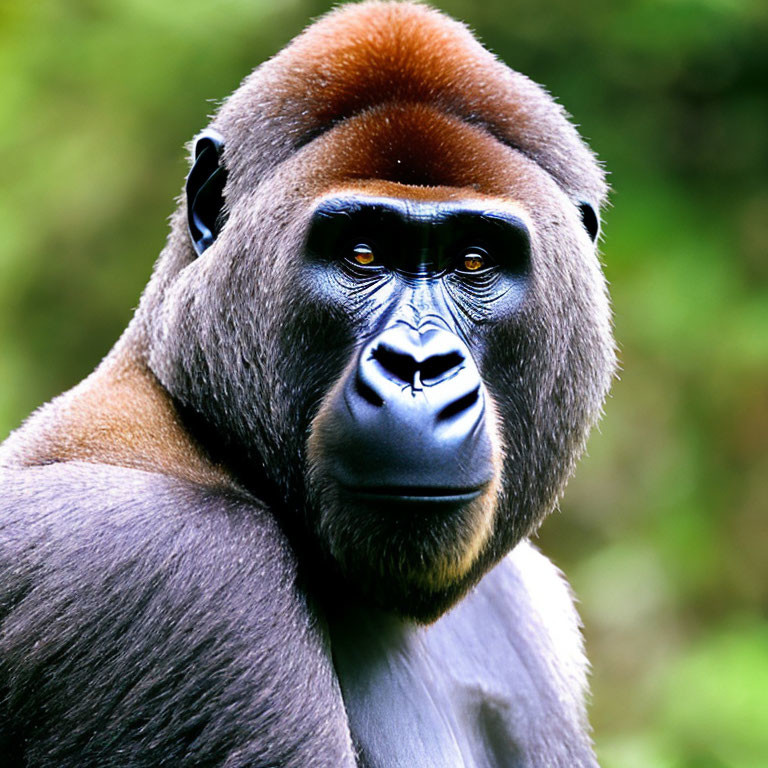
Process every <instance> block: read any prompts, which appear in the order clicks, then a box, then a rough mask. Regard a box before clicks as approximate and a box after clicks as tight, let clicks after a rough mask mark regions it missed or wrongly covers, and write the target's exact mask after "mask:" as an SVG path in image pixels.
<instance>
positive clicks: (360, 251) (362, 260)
mask: <svg viewBox="0 0 768 768" xmlns="http://www.w3.org/2000/svg"><path fill="white" fill-rule="evenodd" d="M352 258H354V260H355V261H356V262H357V263H358V264H360V265H361V266H363V267H367V266H369V265H370V264H373V262H374V261H375V260H376V256H375V255H374V253H373V248H371V246H370V245H368V244H367V243H358V244H357V245H356V246H355V247H354V248H353V249H352Z"/></svg>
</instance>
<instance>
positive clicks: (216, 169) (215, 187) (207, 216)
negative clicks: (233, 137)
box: [187, 129, 227, 256]
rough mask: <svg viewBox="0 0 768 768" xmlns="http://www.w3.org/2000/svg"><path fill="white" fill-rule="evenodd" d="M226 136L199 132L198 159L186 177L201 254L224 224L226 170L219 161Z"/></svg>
mask: <svg viewBox="0 0 768 768" xmlns="http://www.w3.org/2000/svg"><path fill="white" fill-rule="evenodd" d="M223 150H224V139H223V138H222V137H221V135H220V134H219V133H217V132H216V131H214V130H210V129H209V130H207V131H204V132H203V133H201V134H200V136H199V137H198V139H197V142H196V143H195V162H194V165H193V166H192V170H191V171H190V172H189V176H187V221H188V223H189V234H190V237H191V238H192V243H193V245H194V246H195V250H196V251H197V255H198V256H199V255H200V254H201V253H202V252H203V251H204V250H205V249H206V248H208V247H209V246H211V245H213V241H214V240H215V239H216V237H217V236H218V234H219V232H220V231H221V228H222V227H223V226H224V221H225V218H224V215H223V210H224V183H225V182H226V180H227V169H226V168H225V167H224V166H223V165H221V164H220V161H221V153H222V152H223Z"/></svg>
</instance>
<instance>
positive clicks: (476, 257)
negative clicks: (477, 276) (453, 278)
mask: <svg viewBox="0 0 768 768" xmlns="http://www.w3.org/2000/svg"><path fill="white" fill-rule="evenodd" d="M459 261H460V265H461V269H462V270H463V271H465V272H479V271H480V270H481V269H483V267H486V266H488V252H487V251H486V250H485V249H484V248H477V247H473V248H467V250H466V251H464V253H462V254H461V259H460V260H459Z"/></svg>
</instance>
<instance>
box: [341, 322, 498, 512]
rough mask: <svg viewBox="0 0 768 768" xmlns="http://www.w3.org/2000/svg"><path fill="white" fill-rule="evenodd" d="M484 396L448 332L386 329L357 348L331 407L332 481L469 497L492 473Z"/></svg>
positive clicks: (407, 493)
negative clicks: (346, 378) (333, 467)
mask: <svg viewBox="0 0 768 768" xmlns="http://www.w3.org/2000/svg"><path fill="white" fill-rule="evenodd" d="M485 397H486V396H485V392H484V388H483V385H482V382H481V379H480V374H479V372H478V369H477V366H476V365H475V363H474V360H473V359H472V356H471V354H470V352H469V349H468V348H467V347H466V345H465V344H464V343H463V342H462V341H461V339H459V337H458V336H456V334H454V333H452V332H451V331H449V330H447V329H446V328H443V327H441V326H435V325H432V326H426V327H424V326H423V327H420V328H414V327H412V326H410V325H405V324H404V323H401V324H396V325H394V326H392V327H390V328H388V329H387V330H385V331H384V332H382V333H381V334H380V335H379V336H378V337H377V338H375V339H373V340H372V341H371V342H369V343H368V344H367V345H366V346H365V347H364V348H363V350H362V351H361V353H360V357H359V358H358V363H357V365H356V366H355V368H354V369H353V370H352V371H350V374H349V378H348V380H347V381H346V382H345V383H344V386H343V388H342V393H341V397H339V399H338V401H337V402H336V405H335V407H334V411H335V417H334V428H333V433H332V434H333V436H332V437H330V438H329V439H330V442H331V443H332V448H331V453H332V454H333V456H334V465H335V471H334V474H335V475H336V478H337V480H339V481H340V482H341V484H342V485H343V486H346V487H347V488H352V489H355V490H358V491H364V492H380V493H382V494H389V495H392V494H393V493H394V492H393V490H392V489H398V491H397V493H394V495H398V494H399V495H402V496H432V497H439V496H441V495H450V494H452V493H455V494H458V493H465V492H475V491H477V490H478V489H480V488H482V487H483V486H484V485H485V484H486V483H488V482H489V481H490V479H491V478H492V476H493V466H492V450H491V441H490V437H489V431H488V424H487V422H488V419H487V418H486V416H487V414H486V408H485Z"/></svg>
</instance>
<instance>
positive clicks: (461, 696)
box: [331, 598, 532, 768]
mask: <svg viewBox="0 0 768 768" xmlns="http://www.w3.org/2000/svg"><path fill="white" fill-rule="evenodd" d="M470 600H471V598H470ZM462 625H463V631H457V627H456V626H454V622H453V621H452V617H451V615H450V614H449V615H448V616H447V617H444V618H443V619H441V620H440V621H438V622H437V624H435V625H432V626H430V627H414V626H407V625H403V624H402V623H400V622H399V621H397V620H396V619H392V618H388V617H383V616H381V615H371V614H366V615H365V616H360V615H358V616H355V618H354V619H346V620H345V621H344V622H340V623H339V624H336V625H332V628H331V637H332V642H333V656H334V665H335V668H336V673H337V675H338V677H339V681H340V684H341V689H342V694H343V697H344V704H345V707H346V710H347V716H348V719H349V724H350V729H351V732H352V737H353V740H354V742H355V746H356V748H357V750H358V753H359V755H360V765H361V766H364V768H400V767H401V766H402V768H406V767H407V768H447V767H450V768H454V767H455V768H499V767H501V766H510V768H511V767H512V766H523V765H526V764H529V762H528V760H527V759H526V758H525V756H524V755H523V754H522V753H521V750H520V749H519V748H518V746H517V745H518V744H520V743H525V742H526V738H525V736H526V732H527V731H529V730H530V729H529V727H528V726H529V724H528V723H527V719H528V718H529V717H530V714H531V706H530V702H529V701H528V700H527V699H528V697H530V695H531V693H532V692H531V690H530V684H528V685H526V681H525V680H524V679H522V678H523V677H524V674H525V673H524V670H521V668H520V667H519V666H518V665H517V662H518V659H517V655H516V652H515V649H514V648H513V647H512V645H511V644H509V645H507V644H505V643H503V642H499V638H498V636H495V637H494V633H493V632H489V633H488V635H487V637H486V638H485V639H484V638H482V637H480V636H479V635H478V636H477V637H475V642H472V640H471V638H467V637H466V634H467V633H468V632H469V633H471V632H473V631H474V630H473V629H472V628H470V627H467V625H466V624H464V622H462ZM476 629H477V631H478V632H484V633H485V632H487V630H488V629H489V628H488V626H487V624H486V625H484V624H482V623H481V624H480V625H478V626H477V627H476ZM468 640H469V642H468Z"/></svg>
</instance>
